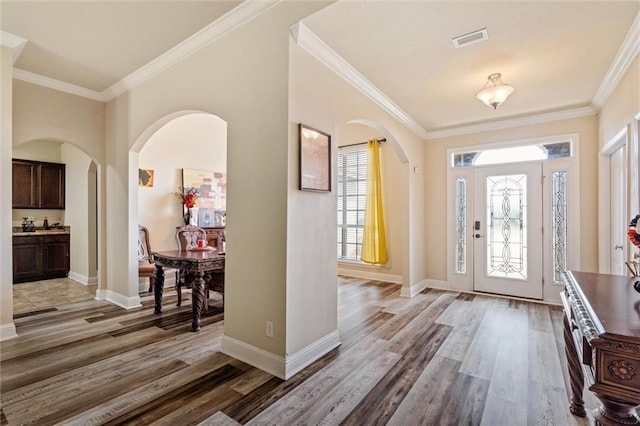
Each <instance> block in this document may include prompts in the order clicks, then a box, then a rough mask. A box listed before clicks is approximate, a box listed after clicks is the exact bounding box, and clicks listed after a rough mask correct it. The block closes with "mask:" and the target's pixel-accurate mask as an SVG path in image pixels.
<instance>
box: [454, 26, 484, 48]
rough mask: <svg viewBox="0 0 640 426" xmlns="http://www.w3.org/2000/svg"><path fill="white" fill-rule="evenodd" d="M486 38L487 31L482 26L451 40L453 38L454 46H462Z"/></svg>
mask: <svg viewBox="0 0 640 426" xmlns="http://www.w3.org/2000/svg"><path fill="white" fill-rule="evenodd" d="M488 38H489V33H488V32H487V29H486V28H483V29H481V30H478V31H474V32H472V33H469V34H465V35H461V36H458V37H454V38H453V39H452V40H453V46H454V47H462V46H466V45H468V44H471V43H477V42H479V41H483V40H486V39H488Z"/></svg>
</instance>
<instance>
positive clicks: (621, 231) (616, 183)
mask: <svg viewBox="0 0 640 426" xmlns="http://www.w3.org/2000/svg"><path fill="white" fill-rule="evenodd" d="M625 150H626V145H623V146H621V147H620V148H618V149H617V150H616V151H615V152H614V153H613V154H611V162H610V169H609V170H610V173H611V175H610V178H611V179H610V185H611V188H610V190H611V192H610V194H611V207H610V208H611V211H610V214H611V241H610V247H611V249H610V256H611V273H612V274H616V275H626V273H627V271H626V267H625V264H624V261H625V257H626V256H625V252H626V250H625V246H626V244H627V218H626V214H625V210H626V209H625V206H626V185H625V180H626V179H625V177H626V170H625V169H626V167H625Z"/></svg>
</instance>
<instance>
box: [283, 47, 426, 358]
mask: <svg viewBox="0 0 640 426" xmlns="http://www.w3.org/2000/svg"><path fill="white" fill-rule="evenodd" d="M289 60H290V84H289V99H290V100H289V106H290V109H289V122H290V146H289V185H288V188H289V197H288V216H289V221H288V242H287V247H288V256H287V259H288V262H287V353H289V354H295V353H297V352H298V351H301V350H303V348H306V347H307V345H309V344H311V343H312V342H314V340H315V339H318V336H327V335H330V334H331V333H332V332H334V331H335V330H336V329H337V322H336V320H337V280H336V272H337V261H336V247H337V231H336V212H337V198H336V197H337V193H336V189H337V186H336V180H337V150H336V147H337V146H339V145H344V144H346V143H348V142H351V141H350V140H345V139H343V138H348V139H351V138H355V137H356V136H357V138H358V139H360V138H368V137H369V136H373V137H375V136H380V133H379V131H376V132H375V133H371V132H370V131H369V130H366V128H365V127H364V126H353V129H354V130H353V131H354V133H353V134H349V131H350V130H346V129H350V128H351V127H352V126H351V125H347V123H349V122H351V121H354V120H360V119H366V120H370V121H371V122H372V123H376V124H377V125H378V126H379V127H380V128H382V129H385V130H386V131H387V132H388V134H389V135H391V136H393V137H394V138H395V140H397V142H398V143H399V145H400V146H401V147H402V149H404V150H406V151H407V152H409V153H415V152H420V153H421V149H422V145H423V143H424V142H423V141H422V140H420V139H419V138H417V137H416V136H415V135H414V134H413V133H411V132H410V131H408V130H407V129H406V128H405V127H404V126H402V125H401V124H400V123H399V122H398V121H396V120H395V119H394V118H392V117H390V116H389V115H388V114H387V113H386V112H384V111H383V110H382V109H381V108H380V107H378V106H377V105H375V104H374V103H373V102H371V101H370V100H369V98H368V97H366V96H365V95H363V94H362V93H360V92H359V91H357V90H356V89H354V88H353V87H352V86H351V85H349V84H348V83H346V82H345V81H344V80H343V79H342V78H340V77H339V76H338V75H336V74H335V73H333V72H332V71H331V70H329V69H328V68H326V67H325V66H324V65H322V64H321V63H320V62H318V61H317V60H316V59H315V58H314V57H312V56H311V55H310V54H309V53H307V52H306V51H305V50H304V49H302V48H301V47H299V46H297V45H296V44H295V41H294V40H293V39H292V41H291V47H290V59H289ZM298 123H304V124H306V125H309V126H311V127H314V128H317V129H319V130H322V131H325V132H327V133H329V134H331V135H332V181H333V185H332V192H331V193H320V194H318V193H310V192H306V191H299V190H298V179H299V177H298V173H299V164H298V155H299V154H298V144H299V142H298V136H297V124H298ZM358 127H361V128H362V129H360V130H362V131H364V133H359V131H358V130H355V129H357V128H358ZM355 132H358V133H357V135H356V133H355ZM359 141H360V140H358V141H357V142H359ZM383 150H384V155H385V162H384V164H383V166H384V167H385V169H384V172H385V176H386V179H388V180H387V182H388V184H389V185H390V186H391V185H393V184H395V183H397V182H399V181H401V182H404V184H401V185H399V187H394V188H390V189H389V191H388V192H392V191H396V193H395V194H393V196H391V197H390V198H389V199H388V201H390V202H395V201H397V198H395V197H396V196H398V198H402V197H403V196H402V194H403V193H404V194H407V198H408V193H409V191H408V186H409V183H408V180H407V176H406V174H402V175H400V174H398V173H396V172H397V169H398V167H397V164H395V163H394V162H398V161H399V160H397V155H396V154H395V153H393V150H392V146H389V145H385V146H384V147H383ZM394 156H395V157H396V159H393V157H394ZM389 157H391V158H389ZM409 159H410V160H409V161H416V162H417V163H419V164H422V161H423V156H422V155H419V156H411V155H410V154H409ZM387 160H389V162H387ZM407 167H408V165H407V164H404V168H405V169H406V168H407ZM398 193H400V195H399V194H398ZM422 199H423V198H422V194H420V203H419V204H420V205H422V203H423V202H422ZM419 209H420V211H421V209H422V207H420V208H419ZM387 212H388V214H389V216H388V218H389V221H388V222H389V227H390V232H393V236H392V237H391V238H390V241H391V250H393V251H394V252H393V256H394V257H393V259H394V260H393V262H392V267H393V268H396V267H401V268H402V272H401V275H402V276H403V277H405V276H408V275H409V272H408V269H409V265H408V264H406V265H405V263H404V259H405V258H406V256H404V254H405V249H404V247H402V248H397V247H396V245H397V244H398V241H399V244H400V245H403V244H406V241H407V238H405V235H404V234H403V235H402V236H401V237H399V240H396V231H397V227H398V226H400V227H403V228H404V229H409V228H410V226H411V224H410V223H409V219H407V218H409V216H410V214H411V211H410V207H409V203H408V201H406V200H404V199H403V200H401V201H400V202H399V204H398V205H393V206H390V207H389V208H388V209H387ZM418 249H419V248H418ZM396 250H397V251H398V252H400V253H402V255H399V254H398V253H396ZM407 251H408V250H407ZM419 258H420V259H422V258H423V252H421V253H420V255H419ZM395 271H396V270H395V269H394V272H395ZM422 278H424V276H423V277H420V278H418V279H422Z"/></svg>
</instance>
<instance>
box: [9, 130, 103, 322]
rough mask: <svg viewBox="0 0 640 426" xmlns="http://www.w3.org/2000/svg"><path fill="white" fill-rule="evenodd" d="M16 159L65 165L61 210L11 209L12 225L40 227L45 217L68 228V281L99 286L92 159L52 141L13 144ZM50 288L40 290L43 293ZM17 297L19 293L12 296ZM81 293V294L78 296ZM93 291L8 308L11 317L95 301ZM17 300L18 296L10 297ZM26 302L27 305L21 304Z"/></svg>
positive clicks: (70, 145)
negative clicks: (28, 220)
mask: <svg viewBox="0 0 640 426" xmlns="http://www.w3.org/2000/svg"><path fill="white" fill-rule="evenodd" d="M12 156H13V158H16V159H24V160H34V161H44V162H52V163H62V164H64V165H65V208H64V209H55V210H49V209H47V210H43V209H12V223H13V225H14V226H17V225H19V223H20V221H21V218H22V217H32V218H33V219H34V223H35V225H36V226H39V227H40V226H42V225H43V222H44V218H45V217H46V218H47V220H48V222H49V224H54V223H59V224H61V225H64V226H68V227H69V228H70V234H69V240H70V242H69V266H70V269H69V274H68V276H69V278H70V279H71V280H73V281H75V282H78V283H80V284H82V285H85V286H99V279H98V259H97V258H98V256H97V250H98V232H97V229H98V226H97V223H98V197H97V186H98V168H99V165H98V163H97V162H96V161H95V159H93V158H91V157H90V156H89V155H88V154H87V153H86V152H85V151H84V150H83V149H81V148H79V147H78V146H76V145H75V144H74V143H71V142H68V141H66V140H60V139H56V138H39V139H35V140H29V141H26V142H22V143H19V144H16V145H15V146H14V147H13V150H12ZM49 287H50V286H41V288H42V289H43V290H45V291H46V289H47V288H49ZM14 293H19V292H14ZM80 293H82V294H80ZM95 293H96V291H95V287H90V288H89V289H86V290H85V291H82V292H78V294H75V293H74V294H68V295H67V296H68V297H67V298H66V299H65V298H59V297H54V296H59V295H58V294H51V295H50V296H51V298H50V300H41V299H40V300H32V299H29V300H26V301H25V300H24V298H22V299H20V298H19V297H18V299H19V300H18V303H20V305H19V306H12V311H13V312H14V314H16V313H20V312H26V311H30V310H33V309H39V308H40V309H42V308H45V307H50V306H49V305H50V304H56V303H58V304H59V303H64V301H65V300H66V301H67V302H70V301H76V300H75V299H76V298H78V300H80V299H79V298H87V296H88V297H91V294H92V295H93V297H95ZM15 296H19V295H18V294H14V299H16V297H15ZM25 302H28V303H25Z"/></svg>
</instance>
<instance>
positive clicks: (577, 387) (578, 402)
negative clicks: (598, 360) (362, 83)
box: [564, 315, 587, 417]
mask: <svg viewBox="0 0 640 426" xmlns="http://www.w3.org/2000/svg"><path fill="white" fill-rule="evenodd" d="M564 347H565V353H566V355H567V364H568V365H569V378H570V381H571V395H572V396H571V405H570V407H569V409H570V410H571V412H572V413H573V414H575V415H576V416H580V417H585V416H586V415H587V413H586V411H585V410H584V400H583V399H582V390H583V389H584V373H583V372H582V365H581V364H580V359H579V358H578V351H577V350H576V344H575V342H574V341H573V334H572V333H571V324H570V323H569V319H568V318H567V316H566V315H565V316H564Z"/></svg>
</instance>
